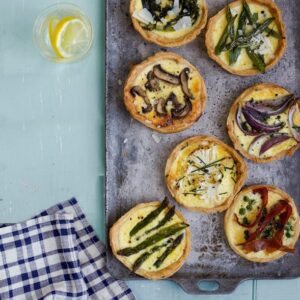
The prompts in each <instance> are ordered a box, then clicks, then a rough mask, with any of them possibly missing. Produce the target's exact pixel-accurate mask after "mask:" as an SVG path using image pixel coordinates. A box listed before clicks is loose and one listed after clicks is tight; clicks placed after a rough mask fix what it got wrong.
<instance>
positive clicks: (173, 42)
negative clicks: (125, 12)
mask: <svg viewBox="0 0 300 300" xmlns="http://www.w3.org/2000/svg"><path fill="white" fill-rule="evenodd" d="M135 2H136V0H130V9H129V10H130V16H131V20H132V23H133V27H134V29H135V30H136V31H137V32H139V33H140V35H141V36H142V37H143V38H144V39H145V40H146V41H148V42H150V43H154V44H157V45H159V46H162V47H180V46H183V45H185V44H188V43H190V42H191V41H193V40H194V39H195V38H196V37H197V36H198V35H199V34H200V33H201V30H202V29H203V28H204V27H205V25H206V22H207V14H208V9H207V4H206V0H202V1H201V4H202V5H201V7H199V11H200V21H197V22H198V23H197V24H196V25H194V26H193V28H192V30H191V31H189V32H188V33H187V34H185V35H183V36H180V37H177V38H173V39H172V38H167V37H165V36H159V35H157V34H155V33H153V32H152V31H147V30H144V29H143V28H142V26H141V25H140V23H139V22H138V20H136V19H135V18H134V17H133V16H132V15H133V13H134V11H135Z"/></svg>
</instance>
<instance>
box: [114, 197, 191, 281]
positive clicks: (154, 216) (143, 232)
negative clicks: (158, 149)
mask: <svg viewBox="0 0 300 300" xmlns="http://www.w3.org/2000/svg"><path fill="white" fill-rule="evenodd" d="M109 238H110V245H111V248H112V251H113V254H114V255H115V257H116V258H117V259H118V260H119V261H120V262H122V263H123V264H124V265H125V266H126V267H127V268H128V269H130V270H131V271H133V272H135V273H136V274H138V275H140V276H143V277H145V278H148V279H162V278H167V277H170V276H171V275H173V274H174V273H175V272H177V271H178V270H179V269H180V268H181V266H182V265H183V263H184V262H185V260H186V259H187V257H188V254H189V252H190V243H191V233H190V229H189V228H188V225H187V222H186V220H185V219H184V217H183V215H182V214H181V213H180V212H179V211H178V210H176V209H175V206H169V203H168V200H167V198H165V199H164V201H163V202H159V201H155V202H149V203H142V204H139V205H137V206H135V207H134V208H132V209H131V210H130V211H128V212H127V213H126V214H125V215H124V216H123V217H121V218H120V219H119V220H118V221H117V222H116V223H115V224H114V225H113V226H112V227H111V229H110V232H109Z"/></svg>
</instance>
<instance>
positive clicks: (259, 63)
mask: <svg viewBox="0 0 300 300" xmlns="http://www.w3.org/2000/svg"><path fill="white" fill-rule="evenodd" d="M246 51H247V54H248V56H249V57H250V59H251V60H252V62H253V65H254V66H255V67H256V68H257V69H258V70H259V71H260V72H262V73H264V72H265V71H266V64H265V62H264V59H263V58H262V57H261V56H260V55H258V54H256V53H254V51H252V50H251V49H250V48H246Z"/></svg>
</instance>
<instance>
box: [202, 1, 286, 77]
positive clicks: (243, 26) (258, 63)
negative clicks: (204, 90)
mask: <svg viewBox="0 0 300 300" xmlns="http://www.w3.org/2000/svg"><path fill="white" fill-rule="evenodd" d="M213 19H214V20H213V22H212V23H211V24H210V25H209V29H208V32H207V41H206V43H207V46H208V47H209V48H211V49H209V51H210V52H212V56H213V57H215V58H217V60H218V61H220V62H221V64H222V66H227V68H228V69H230V70H232V72H233V73H238V72H241V74H240V75H243V74H242V73H243V72H244V71H248V70H252V71H253V72H252V73H253V74H248V73H247V72H245V73H244V75H254V74H255V73H264V72H265V71H266V68H267V66H269V65H271V64H273V63H275V62H276V60H277V59H280V58H281V56H282V54H283V52H284V49H285V32H284V25H283V24H282V20H281V16H280V12H279V9H278V8H277V7H276V5H275V4H274V3H273V2H271V1H266V2H265V3H264V1H256V0H254V1H253V0H252V1H236V2H233V3H231V4H230V5H229V6H227V7H226V8H225V9H224V10H223V11H222V13H221V12H220V13H219V14H218V15H217V16H215V17H214V18H213ZM230 70H229V71H230Z"/></svg>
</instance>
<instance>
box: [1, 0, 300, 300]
mask: <svg viewBox="0 0 300 300" xmlns="http://www.w3.org/2000/svg"><path fill="white" fill-rule="evenodd" d="M56 2H59V1H53V0H52V1H51V0H1V1H0V96H1V98H0V103H1V106H0V199H1V200H0V222H16V221H20V220H23V219H26V218H28V217H30V216H32V215H33V214H35V213H37V212H39V211H40V210H42V209H45V208H47V207H49V206H51V205H52V204H55V203H57V202H59V201H63V200H66V199H68V198H71V197H72V196H75V197H76V198H77V199H78V200H79V201H80V204H81V206H82V208H83V210H84V211H85V212H86V215H87V217H88V219H89V221H90V222H91V224H92V225H93V226H94V227H95V229H96V230H97V232H98V234H99V235H100V237H101V239H102V240H104V230H105V228H104V217H103V213H104V195H103V193H104V190H103V184H104V178H103V174H104V103H105V94H104V55H105V40H104V32H105V24H104V0H78V1H75V0H74V1H64V2H72V3H75V4H78V5H79V6H80V7H81V8H82V9H83V10H84V11H85V12H86V13H87V14H88V15H89V16H90V18H91V20H92V23H93V26H94V29H95V42H94V46H93V49H92V51H91V53H90V55H89V56H88V57H87V58H86V59H84V60H83V61H81V62H79V63H76V64H70V65H58V64H53V63H51V62H48V61H47V60H45V59H44V58H42V57H41V56H40V55H39V53H38V51H37V49H36V48H35V45H34V44H33V41H32V27H33V23H34V20H35V18H36V16H37V15H38V14H39V12H40V11H41V10H43V9H44V8H46V7H48V6H49V5H51V4H53V3H56ZM224 2H225V0H224ZM129 285H130V287H131V288H132V289H133V291H134V293H135V295H136V296H137V298H138V299H141V300H152V299H172V300H179V299H180V300H188V299H189V300H191V299H209V300H213V299H218V300H220V299H222V300H223V299H232V300H233V299H242V300H248V299H258V300H268V299H272V300H283V299H289V300H299V298H300V296H299V295H300V279H298V280H282V281H258V282H256V281H253V282H252V281H248V282H245V283H243V284H241V285H240V286H239V287H238V288H237V290H236V291H235V293H234V294H232V295H226V296H210V297H207V296H189V295H186V294H185V293H184V292H183V291H182V290H181V289H180V288H179V287H178V286H176V284H174V283H172V282H166V281H165V282H149V281H134V282H129Z"/></svg>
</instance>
